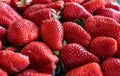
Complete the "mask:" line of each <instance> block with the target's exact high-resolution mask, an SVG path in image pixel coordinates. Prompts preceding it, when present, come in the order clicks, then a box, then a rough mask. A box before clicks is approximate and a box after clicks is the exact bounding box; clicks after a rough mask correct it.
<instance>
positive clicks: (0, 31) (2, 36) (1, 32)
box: [0, 26, 7, 42]
mask: <svg viewBox="0 0 120 76" xmlns="http://www.w3.org/2000/svg"><path fill="white" fill-rule="evenodd" d="M6 34H7V30H6V29H5V28H4V27H2V26H0V40H1V41H2V42H5V40H6Z"/></svg>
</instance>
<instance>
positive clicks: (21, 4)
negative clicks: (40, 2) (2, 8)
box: [10, 0, 32, 11]
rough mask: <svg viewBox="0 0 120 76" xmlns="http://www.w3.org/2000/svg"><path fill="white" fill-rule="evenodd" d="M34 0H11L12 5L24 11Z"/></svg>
mask: <svg viewBox="0 0 120 76" xmlns="http://www.w3.org/2000/svg"><path fill="white" fill-rule="evenodd" d="M31 3H32V0H11V3H10V4H11V6H12V7H13V8H14V9H15V10H17V11H24V10H25V9H26V8H27V7H28V6H29V5H30V4H31Z"/></svg>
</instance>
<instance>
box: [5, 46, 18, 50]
mask: <svg viewBox="0 0 120 76" xmlns="http://www.w3.org/2000/svg"><path fill="white" fill-rule="evenodd" d="M5 50H7V51H16V50H17V48H16V47H14V46H8V47H6V48H5Z"/></svg>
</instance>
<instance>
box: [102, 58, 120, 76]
mask: <svg viewBox="0 0 120 76" xmlns="http://www.w3.org/2000/svg"><path fill="white" fill-rule="evenodd" d="M119 68H120V59H119V58H113V57H110V58H108V59H106V60H105V61H103V62H102V64H101V70H102V72H103V74H104V76H119V75H120V69H119Z"/></svg>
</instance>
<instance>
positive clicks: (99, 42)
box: [88, 37, 117, 58]
mask: <svg viewBox="0 0 120 76" xmlns="http://www.w3.org/2000/svg"><path fill="white" fill-rule="evenodd" d="M88 50H89V51H90V52H91V53H93V54H95V55H96V56H98V57H100V58H107V57H112V56H113V55H114V54H115V53H116V52H117V42H116V40H115V39H113V38H111V37H96V38H94V39H93V40H92V41H91V43H90V45H89V47H88Z"/></svg>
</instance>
